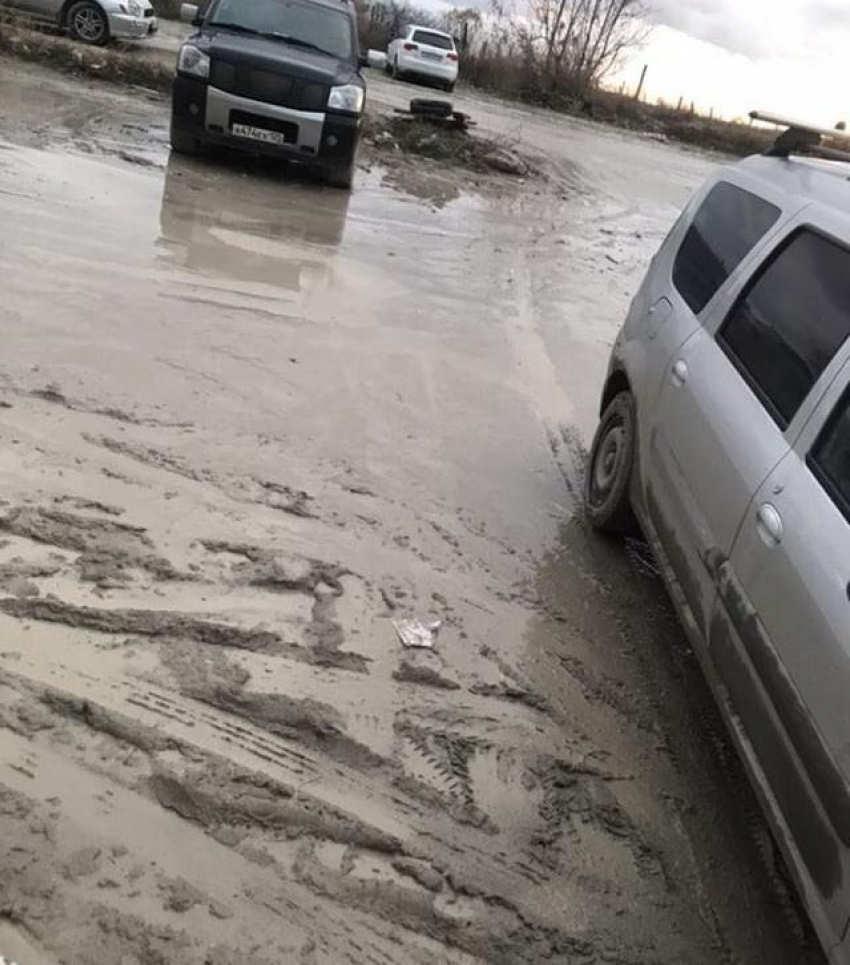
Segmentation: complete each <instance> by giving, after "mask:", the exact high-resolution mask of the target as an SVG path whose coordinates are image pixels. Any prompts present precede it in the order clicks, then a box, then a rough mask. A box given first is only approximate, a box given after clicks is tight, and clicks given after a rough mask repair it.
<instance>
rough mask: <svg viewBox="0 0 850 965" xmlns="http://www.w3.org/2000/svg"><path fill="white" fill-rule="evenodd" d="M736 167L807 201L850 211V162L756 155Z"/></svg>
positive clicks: (835, 209) (840, 211) (849, 212)
mask: <svg viewBox="0 0 850 965" xmlns="http://www.w3.org/2000/svg"><path fill="white" fill-rule="evenodd" d="M736 167H738V168H739V169H740V170H742V171H745V172H746V173H747V174H749V175H750V176H752V177H755V178H758V179H760V180H762V181H766V182H768V183H769V184H771V185H772V186H773V187H774V189H778V190H779V191H780V192H782V193H783V194H787V195H791V196H794V197H795V198H798V199H799V200H800V201H802V202H803V203H806V202H809V203H812V202H813V203H817V204H822V205H825V206H826V207H828V208H831V209H832V210H834V211H838V212H839V213H841V214H847V215H850V162H847V161H826V160H822V159H820V158H807V157H799V156H793V155H792V156H791V157H787V158H785V157H770V156H768V155H755V156H754V157H749V158H747V159H746V160H744V161H741V162H740V163H739V164H738V165H736Z"/></svg>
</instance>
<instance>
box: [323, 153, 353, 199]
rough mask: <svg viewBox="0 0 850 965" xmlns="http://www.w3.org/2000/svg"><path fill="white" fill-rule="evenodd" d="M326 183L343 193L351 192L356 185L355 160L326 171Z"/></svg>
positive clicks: (344, 162) (351, 159)
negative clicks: (353, 185)
mask: <svg viewBox="0 0 850 965" xmlns="http://www.w3.org/2000/svg"><path fill="white" fill-rule="evenodd" d="M325 183H326V184H329V185H330V186H331V187H332V188H339V189H340V190H341V191H350V190H351V187H352V184H353V183H354V158H353V157H352V158H350V159H349V160H348V161H343V162H342V163H341V164H335V165H334V166H333V167H330V168H328V169H327V170H326V171H325Z"/></svg>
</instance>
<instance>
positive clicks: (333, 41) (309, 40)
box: [208, 0, 354, 59]
mask: <svg viewBox="0 0 850 965" xmlns="http://www.w3.org/2000/svg"><path fill="white" fill-rule="evenodd" d="M208 23H209V24H210V26H220V27H223V28H225V29H226V28H228V27H230V28H231V29H235V30H241V31H249V32H251V33H258V34H263V35H264V36H268V37H271V38H273V39H279V40H282V41H283V40H289V41H291V42H293V43H295V44H298V45H305V46H307V47H316V48H318V49H319V50H321V51H324V52H325V53H328V54H331V55H333V56H334V57H340V58H343V59H350V58H351V57H352V56H353V49H354V48H353V37H352V29H351V20H350V18H349V17H348V15H347V14H346V13H343V12H342V11H341V10H334V9H333V8H331V7H325V6H323V5H322V4H319V3H303V2H301V0H219V2H218V3H217V4H216V5H215V7H214V8H213V11H212V16H211V17H210V19H209V21H208Z"/></svg>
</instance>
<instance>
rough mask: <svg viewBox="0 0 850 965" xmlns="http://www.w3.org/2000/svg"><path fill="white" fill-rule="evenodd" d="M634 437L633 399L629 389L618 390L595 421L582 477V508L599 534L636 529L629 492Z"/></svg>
mask: <svg viewBox="0 0 850 965" xmlns="http://www.w3.org/2000/svg"><path fill="white" fill-rule="evenodd" d="M636 438H637V419H636V414H635V401H634V399H633V398H632V394H631V393H630V392H621V393H620V394H619V395H617V396H615V397H614V399H612V400H611V403H610V404H609V405H608V408H607V409H606V410H605V412H604V413H603V415H602V419H601V420H600V422H599V428H598V429H597V430H596V435H595V437H594V439H593V446H592V447H591V450H590V460H589V463H588V467H587V478H586V480H585V509H586V512H587V516H588V519H589V520H590V524H591V526H593V528H594V529H595V530H597V531H598V532H600V533H610V534H618V535H627V534H629V533H633V532H635V530H636V529H637V521H636V520H635V515H634V512H633V510H632V504H631V499H630V492H629V490H630V488H631V481H632V470H633V468H634V462H635V441H636Z"/></svg>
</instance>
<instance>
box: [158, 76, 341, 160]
mask: <svg viewBox="0 0 850 965" xmlns="http://www.w3.org/2000/svg"><path fill="white" fill-rule="evenodd" d="M234 112H238V116H239V121H240V123H248V124H250V125H253V126H255V127H259V128H264V127H268V128H271V129H273V130H274V129H279V130H285V131H286V136H287V143H285V144H268V143H266V142H264V141H255V140H253V139H250V138H245V137H240V136H237V135H235V134H234V133H233V131H232V127H233V121H232V115H233V114H234ZM172 125H173V128H174V130H175V131H177V132H179V133H180V134H182V135H185V136H187V137H193V138H195V139H196V140H197V141H198V142H199V143H200V144H214V145H220V146H222V147H230V148H235V149H237V150H241V151H247V152H249V153H251V154H262V155H265V156H272V157H284V158H289V159H291V160H297V161H302V162H304V163H306V164H313V165H316V166H320V167H329V168H330V167H334V166H336V165H340V164H343V163H345V162H347V161H350V160H351V159H352V158H353V157H354V152H355V150H356V148H357V141H358V139H359V137H360V117H355V116H353V115H350V114H335V113H332V112H326V111H320V112H313V111H297V110H293V109H292V108H288V107H279V106H277V105H275V104H266V103H263V102H262V101H255V100H250V99H248V98H246V97H238V96H237V95H235V94H229V93H227V92H225V91H221V90H219V89H218V88H216V87H212V86H210V85H209V84H207V83H205V82H204V81H201V80H196V79H194V78H192V77H184V76H183V75H181V74H178V75H177V77H175V79H174V88H173V95H172Z"/></svg>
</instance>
